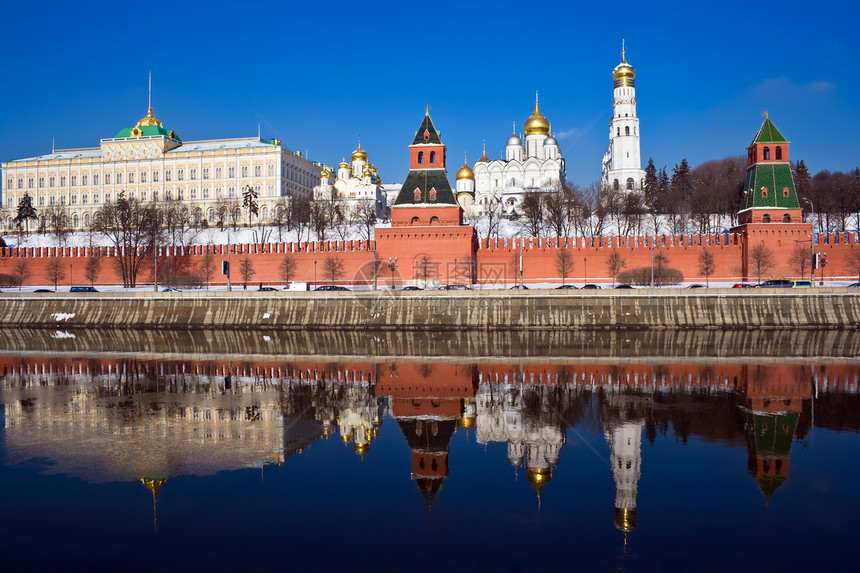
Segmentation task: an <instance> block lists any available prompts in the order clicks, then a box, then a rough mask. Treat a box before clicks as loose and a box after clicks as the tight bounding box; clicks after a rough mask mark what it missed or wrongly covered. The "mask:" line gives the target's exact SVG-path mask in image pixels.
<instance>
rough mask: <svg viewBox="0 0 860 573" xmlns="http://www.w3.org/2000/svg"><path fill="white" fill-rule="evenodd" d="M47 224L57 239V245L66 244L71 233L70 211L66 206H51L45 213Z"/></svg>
mask: <svg viewBox="0 0 860 573" xmlns="http://www.w3.org/2000/svg"><path fill="white" fill-rule="evenodd" d="M45 224H46V225H47V229H48V230H49V231H50V232H51V234H52V235H54V237H56V239H57V243H58V244H60V245H62V244H64V243H65V242H66V238H67V237H68V236H69V233H70V232H71V229H69V210H68V209H67V208H66V206H65V205H57V204H54V205H51V206H50V207H48V209H47V210H46V211H45Z"/></svg>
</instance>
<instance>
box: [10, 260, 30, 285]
mask: <svg viewBox="0 0 860 573" xmlns="http://www.w3.org/2000/svg"><path fill="white" fill-rule="evenodd" d="M32 274H33V273H32V271H31V270H30V259H28V258H19V259H18V261H17V262H16V263H15V266H14V267H12V278H13V279H14V280H15V285H17V287H18V290H21V285H23V284H24V283H25V282H27V279H29V278H30V276H31V275H32Z"/></svg>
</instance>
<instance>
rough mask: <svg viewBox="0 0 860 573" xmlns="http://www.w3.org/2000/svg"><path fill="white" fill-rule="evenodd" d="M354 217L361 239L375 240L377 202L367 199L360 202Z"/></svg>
mask: <svg viewBox="0 0 860 573" xmlns="http://www.w3.org/2000/svg"><path fill="white" fill-rule="evenodd" d="M352 216H353V218H354V219H355V220H356V221H357V222H358V225H359V229H360V230H361V238H362V239H364V240H366V241H369V240H371V239H373V229H374V228H375V227H376V201H375V200H374V199H367V200H365V201H361V202H359V203H358V204H357V205H356V206H355V209H354V211H353V214H352Z"/></svg>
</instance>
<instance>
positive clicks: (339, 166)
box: [337, 161, 351, 169]
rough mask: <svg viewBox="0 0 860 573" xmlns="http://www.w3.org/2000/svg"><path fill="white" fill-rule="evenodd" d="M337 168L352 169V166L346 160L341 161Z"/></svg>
mask: <svg viewBox="0 0 860 573" xmlns="http://www.w3.org/2000/svg"><path fill="white" fill-rule="evenodd" d="M337 168H338V169H351V167H350V166H349V163H347V162H346V161H341V162H340V165H338V166H337Z"/></svg>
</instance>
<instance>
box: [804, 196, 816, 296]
mask: <svg viewBox="0 0 860 573" xmlns="http://www.w3.org/2000/svg"><path fill="white" fill-rule="evenodd" d="M803 202H804V203H809V208H810V210H811V211H812V220H811V221H810V223H811V224H812V228H811V229H810V231H809V249H810V253H811V254H812V259H810V261H809V266H810V267H811V274H812V284H813V285H814V284H815V238H814V237H815V205H813V204H812V200H811V199H807V198H805V197H804V199H803Z"/></svg>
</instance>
